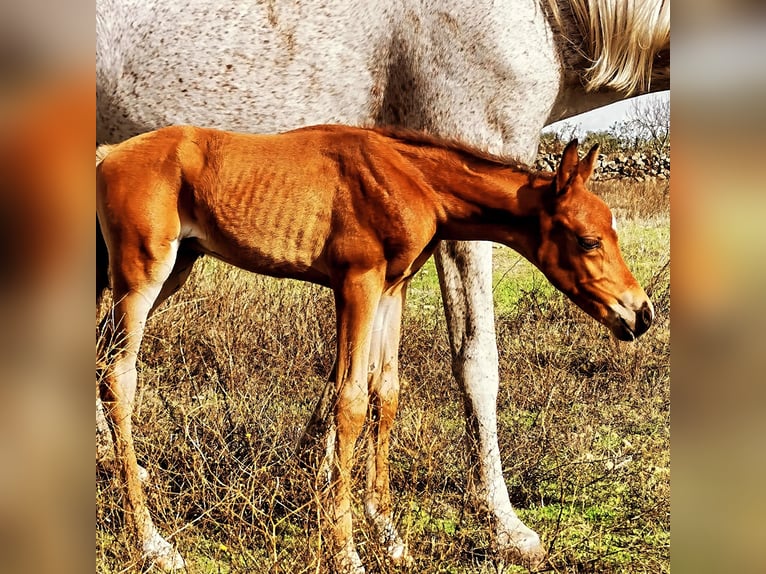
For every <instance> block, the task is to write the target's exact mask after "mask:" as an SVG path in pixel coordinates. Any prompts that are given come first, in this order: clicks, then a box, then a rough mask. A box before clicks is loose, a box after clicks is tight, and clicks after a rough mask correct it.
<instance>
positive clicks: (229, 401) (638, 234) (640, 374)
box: [96, 181, 670, 574]
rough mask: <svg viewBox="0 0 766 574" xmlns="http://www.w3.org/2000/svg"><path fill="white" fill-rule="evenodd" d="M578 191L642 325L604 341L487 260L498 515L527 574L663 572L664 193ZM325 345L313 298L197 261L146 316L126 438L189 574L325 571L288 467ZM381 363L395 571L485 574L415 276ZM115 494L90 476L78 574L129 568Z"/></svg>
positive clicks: (514, 262) (436, 324)
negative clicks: (83, 560)
mask: <svg viewBox="0 0 766 574" xmlns="http://www.w3.org/2000/svg"><path fill="white" fill-rule="evenodd" d="M593 189H594V191H596V192H597V193H599V194H601V195H602V196H603V197H604V198H605V200H606V201H607V203H608V204H609V205H610V206H612V208H613V211H614V212H615V214H616V216H617V219H618V230H619V232H620V240H621V245H622V248H623V253H624V254H625V258H626V261H627V262H628V265H629V266H630V267H631V268H632V269H633V270H634V273H635V275H636V276H637V278H638V279H639V281H640V282H641V283H642V284H643V285H644V287H645V288H646V289H647V292H648V293H649V294H650V296H651V297H652V299H653V301H654V303H655V306H656V311H657V320H656V323H655V326H654V327H653V328H652V329H651V330H650V331H649V332H648V333H647V334H646V335H645V336H644V337H642V338H641V339H640V340H638V341H637V342H635V343H629V344H628V343H619V342H616V341H615V340H614V339H612V338H611V337H610V336H609V334H608V333H607V331H606V330H605V329H604V328H603V327H600V326H599V325H597V324H596V323H595V322H594V321H592V320H591V319H589V318H588V317H586V316H585V314H584V313H582V312H581V311H579V310H578V309H576V308H575V307H574V306H573V305H572V304H571V303H569V302H568V300H566V298H565V297H564V296H563V295H561V294H559V293H558V292H556V291H555V290H553V288H552V287H550V286H549V284H548V283H547V282H546V280H545V278H544V277H543V276H542V275H541V274H540V273H539V272H537V271H536V270H535V269H533V268H532V267H531V266H530V265H529V264H528V263H527V262H526V261H524V260H522V259H521V258H520V257H519V256H518V255H516V254H515V253H514V252H513V251H511V250H509V249H506V248H503V247H498V248H496V249H495V281H494V285H495V288H494V292H495V308H496V314H497V332H498V341H499V349H500V376H501V388H500V395H499V399H498V416H499V439H500V448H501V453H502V455H503V463H504V474H505V478H506V481H507V483H508V488H509V491H510V493H511V499H512V502H513V503H514V506H515V507H516V508H517V509H518V512H519V514H520V516H521V517H522V519H523V520H524V521H525V522H526V523H527V524H528V525H529V526H530V527H532V528H534V529H535V530H536V531H537V532H539V533H540V535H541V537H542V538H543V542H544V544H545V545H546V547H547V548H548V549H549V562H548V564H547V566H546V568H547V571H550V572H562V573H563V572H567V573H575V572H604V573H606V572H610V573H611V572H613V573H618V572H619V573H622V572H647V573H653V574H655V573H661V572H667V571H669V568H670V566H669V564H670V560H669V553H670V551H669V541H670V515H669V512H670V505H669V499H670V470H669V465H670V451H669V433H670V429H669V419H670V386H669V379H670V360H669V354H670V335H669V333H670V320H669V311H670V271H669V261H670V255H669V253H670V250H669V227H670V225H669V198H668V186H667V183H666V182H642V183H637V182H626V181H610V182H603V183H596V184H593ZM333 349H334V312H333V309H332V295H331V292H330V291H329V290H324V289H321V288H318V287H314V286H311V285H306V284H301V283H298V282H291V281H276V280H272V279H269V278H265V277H259V276H254V275H250V274H247V273H244V272H240V271H238V270H236V269H233V268H231V267H227V266H225V265H223V264H221V263H218V262H216V261H213V260H203V261H201V262H200V263H198V266H197V267H196V268H195V271H194V273H193V274H192V277H191V278H190V279H189V282H188V283H187V285H186V286H185V288H184V290H183V291H182V294H180V295H176V296H175V297H173V298H171V300H170V301H169V302H168V303H166V304H165V305H164V306H163V307H162V308H161V309H160V310H159V311H158V312H157V313H156V314H155V316H154V317H153V318H152V319H151V320H150V322H149V326H148V330H147V335H146V338H145V340H144V344H143V347H142V351H143V352H142V355H141V363H140V365H139V369H140V379H141V386H140V390H139V395H140V406H139V408H138V409H137V412H136V414H135V417H134V420H135V427H134V428H135V431H134V432H135V437H136V443H137V450H138V456H139V461H140V462H141V463H142V464H143V465H144V466H146V467H147V468H148V469H149V471H150V473H151V481H150V484H149V485H148V486H147V492H148V496H149V503H150V508H151V510H152V512H153V516H154V517H155V522H156V524H157V525H158V527H159V528H160V530H161V531H162V532H163V533H165V534H168V535H170V539H171V540H172V542H173V543H174V544H176V545H177V547H178V548H179V549H180V551H181V552H182V554H184V556H185V557H186V559H187V562H188V571H189V572H196V573H205V574H207V573H229V572H255V573H260V572H275V573H276V572H285V573H299V572H326V571H327V567H326V564H327V557H326V556H324V555H323V554H322V551H321V540H320V534H319V530H318V528H317V507H316V504H315V495H314V492H315V491H314V489H313V488H312V485H313V484H314V481H315V479H314V475H313V473H312V472H311V469H307V468H304V467H302V466H301V465H300V464H299V463H298V462H297V461H296V460H295V457H294V453H295V445H296V442H297V440H298V438H299V436H300V434H301V432H302V430H303V428H304V426H305V424H306V422H307V420H308V418H309V415H310V414H311V411H312V409H313V406H314V403H315V401H316V399H317V397H318V395H319V392H320V390H321V388H322V387H323V385H324V381H325V378H326V376H327V374H328V373H329V371H330V369H331V367H332V362H333V356H332V355H333ZM401 364H402V378H403V388H402V396H401V403H400V411H399V415H398V419H397V424H396V426H395V429H394V433H393V438H392V449H391V451H392V452H391V462H392V466H391V473H392V475H391V484H392V490H393V493H394V498H395V505H396V506H395V516H396V520H397V523H398V526H399V531H400V533H401V534H402V536H403V538H404V539H405V541H406V542H407V543H408V544H409V547H410V551H411V553H412V554H413V557H414V559H415V563H414V565H413V566H412V567H411V568H410V569H409V570H408V571H411V572H419V573H420V572H422V573H436V572H439V573H442V572H444V573H483V572H495V571H496V570H497V567H496V565H495V564H494V562H493V561H492V560H490V559H489V554H490V551H489V547H490V545H489V531H488V528H487V527H486V523H485V520H486V519H485V518H483V517H482V516H481V515H479V514H477V513H475V512H474V511H473V510H472V509H471V508H470V505H468V504H467V503H466V502H467V500H468V499H469V497H468V494H467V492H466V487H467V486H466V476H467V474H468V469H467V468H466V465H467V457H466V450H465V448H464V442H463V441H464V437H465V430H464V422H463V416H462V399H461V396H460V391H459V389H458V388H457V385H456V383H455V382H454V380H453V379H452V376H451V374H450V362H449V348H448V344H447V335H446V327H445V321H444V314H443V311H442V309H441V299H440V296H439V293H438V284H437V278H436V272H435V268H434V266H433V263H432V262H429V263H428V265H427V266H426V267H425V268H424V269H423V270H422V271H421V273H420V274H419V275H418V276H416V277H415V279H414V280H413V283H412V286H411V288H410V291H409V298H408V305H407V310H406V314H405V319H404V329H403V338H402V349H401ZM362 444H363V443H360V448H362V446H361V445H362ZM362 457H363V452H362V451H361V450H360V451H359V455H358V461H360V462H361V460H363V459H362ZM362 466H363V465H362V464H359V463H358V464H357V469H356V480H357V485H358V486H357V489H356V492H355V497H356V498H355V503H356V505H357V506H356V521H355V528H356V530H355V538H356V541H357V544H358V546H359V551H360V554H361V555H362V560H363V562H364V563H365V565H366V566H367V569H368V571H369V572H399V571H405V569H403V568H394V567H393V566H390V565H388V564H387V563H386V561H385V553H384V551H383V549H382V548H381V547H380V546H379V545H378V543H377V542H376V540H375V537H374V533H373V530H372V528H371V527H370V526H369V525H368V524H367V523H366V521H365V519H364V516H363V512H362V509H361V493H362V489H363V485H364V477H363V474H362V468H361V467H362ZM117 480H118V479H117V478H115V477H113V476H112V475H110V474H109V473H107V472H104V471H101V470H99V471H97V476H96V503H97V529H96V568H97V571H98V572H103V573H110V574H113V573H118V572H135V571H140V569H141V566H140V561H139V557H138V556H137V555H136V553H135V552H134V551H132V550H130V548H131V545H130V544H129V541H127V540H126V539H125V536H124V534H123V533H122V522H123V519H122V513H121V510H120V509H121V491H120V488H119V484H118V482H117ZM506 571H507V572H526V570H525V569H524V568H519V567H509V568H507V569H506Z"/></svg>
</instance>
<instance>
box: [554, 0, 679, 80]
mask: <svg viewBox="0 0 766 574" xmlns="http://www.w3.org/2000/svg"><path fill="white" fill-rule="evenodd" d="M548 4H549V6H550V8H551V12H552V13H553V16H554V18H555V19H556V23H557V25H558V26H559V28H560V29H561V30H562V32H566V31H567V30H570V31H571V30H575V31H576V32H577V33H578V35H579V38H570V40H571V42H572V48H573V49H574V50H576V51H577V52H578V53H579V54H581V55H582V56H584V57H585V58H586V59H587V60H589V61H590V62H591V65H590V66H589V67H588V68H587V69H586V71H585V78H584V80H585V87H586V89H587V90H588V91H591V90H595V89H598V88H600V87H609V88H614V89H616V90H620V91H622V92H625V93H626V94H631V93H633V92H635V91H646V90H648V89H649V85H650V82H651V78H652V64H653V60H654V56H655V54H656V53H657V52H659V51H660V50H663V49H665V48H669V46H670V0H558V1H557V0H548ZM562 5H568V6H566V7H567V8H568V10H565V11H562V7H564V6H562ZM563 14H567V15H571V18H572V20H573V21H572V22H569V23H568V24H569V25H565V24H564V21H563V18H562V15H563Z"/></svg>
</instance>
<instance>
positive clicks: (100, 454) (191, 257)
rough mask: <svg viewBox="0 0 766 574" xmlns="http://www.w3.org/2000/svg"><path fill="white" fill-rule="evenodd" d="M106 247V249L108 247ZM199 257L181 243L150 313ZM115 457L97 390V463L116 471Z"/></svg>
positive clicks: (146, 475)
mask: <svg viewBox="0 0 766 574" xmlns="http://www.w3.org/2000/svg"><path fill="white" fill-rule="evenodd" d="M104 249H106V247H105V248H104ZM199 257H200V255H199V253H197V252H195V251H193V250H191V249H188V248H185V247H184V245H183V244H181V246H180V248H179V249H178V253H177V254H176V261H175V265H174V266H173V271H171V273H170V277H168V278H167V280H166V281H165V283H164V284H163V285H162V289H161V291H160V294H159V295H158V296H157V299H156V300H155V302H154V305H153V306H152V310H151V311H150V312H149V315H151V314H152V312H153V311H154V310H155V309H156V308H157V307H159V306H160V305H161V304H162V303H163V302H164V301H165V299H167V298H168V297H170V296H171V295H172V294H173V293H175V292H176V291H178V290H179V289H180V288H181V286H182V285H183V284H184V282H185V281H186V279H187V278H188V277H189V274H190V273H191V270H192V267H193V265H194V262H195V261H196V260H197V259H198V258H199ZM110 320H113V319H112V318H111V316H110V315H107V316H106V317H104V320H103V321H102V323H101V325H100V328H99V332H100V333H102V334H105V333H106V332H107V330H108V329H107V328H106V325H107V322H108V321H110ZM105 344H107V345H108V344H109V343H108V342H105ZM115 457H116V453H115V448H114V441H113V440H112V430H111V428H110V426H109V424H108V422H107V420H106V413H105V412H104V405H103V402H102V401H101V396H100V394H99V393H98V392H97V393H96V463H97V464H100V465H102V467H104V468H106V469H107V470H110V471H115V470H116V469H115V468H114V467H115V464H116V458H115ZM138 474H139V478H140V479H141V482H142V483H144V484H146V483H147V482H148V481H149V472H148V471H147V470H146V469H145V468H144V467H143V466H141V465H138Z"/></svg>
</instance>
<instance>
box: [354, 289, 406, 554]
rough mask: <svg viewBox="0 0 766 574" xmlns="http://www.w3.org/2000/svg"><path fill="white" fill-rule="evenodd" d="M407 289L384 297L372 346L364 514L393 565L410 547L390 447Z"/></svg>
mask: <svg viewBox="0 0 766 574" xmlns="http://www.w3.org/2000/svg"><path fill="white" fill-rule="evenodd" d="M406 288H407V286H406V285H404V284H403V285H400V286H397V287H396V288H395V290H394V291H393V292H390V293H386V294H384V295H383V297H381V299H380V303H379V304H378V310H377V312H376V314H375V323H374V326H373V332H372V344H371V346H370V359H369V369H370V383H369V391H370V414H371V417H370V418H371V425H370V432H369V434H368V449H367V491H366V495H365V501H364V510H365V513H366V514H367V517H368V518H369V519H370V520H371V521H372V523H373V524H374V525H375V527H376V529H377V531H378V536H379V537H380V540H381V542H382V543H383V544H384V545H385V546H386V551H387V553H388V555H389V557H390V558H391V559H392V560H393V561H394V562H401V561H404V560H406V559H407V558H408V554H407V546H406V544H405V543H404V542H403V541H402V539H401V537H400V536H399V533H398V532H397V531H396V528H395V526H394V523H393V520H392V516H391V493H390V490H389V468H388V444H389V437H390V435H391V427H392V426H393V424H394V418H395V417H396V410H397V407H398V405H399V340H400V333H401V324H402V309H403V307H404V298H405V292H406Z"/></svg>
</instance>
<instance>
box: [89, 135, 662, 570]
mask: <svg viewBox="0 0 766 574" xmlns="http://www.w3.org/2000/svg"><path fill="white" fill-rule="evenodd" d="M597 151H598V149H597V147H595V146H594V148H593V149H591V150H590V152H589V153H588V154H587V155H586V157H585V158H583V159H582V160H580V159H579V156H578V151H577V141H576V140H575V141H573V142H571V143H570V144H569V145H568V146H567V147H566V149H565V150H564V153H563V157H562V159H561V163H560V165H559V167H558V170H557V171H556V173H544V172H534V171H531V170H529V169H527V168H526V167H524V166H522V165H519V164H517V163H509V162H506V161H503V160H501V159H499V158H495V157H491V156H488V155H486V154H482V153H479V152H476V151H473V150H470V149H468V148H466V147H464V146H462V145H460V144H457V143H454V142H448V141H442V140H438V139H435V138H431V137H429V136H425V135H423V134H418V133H414V132H407V131H395V130H382V129H362V128H352V127H346V126H315V127H309V128H304V129H299V130H295V131H292V132H287V133H283V134H278V135H249V134H237V133H231V132H222V131H216V130H211V129H202V128H196V127H190V126H175V127H168V128H164V129H160V130H157V131H153V132H149V133H146V134H143V135H140V136H136V137H134V138H131V139H129V140H127V141H125V142H123V143H121V144H118V145H115V146H102V147H101V148H99V149H98V150H97V210H98V220H99V224H100V226H101V228H102V231H103V234H104V237H105V239H106V243H107V246H108V250H109V260H110V278H111V284H112V288H113V292H114V301H115V304H114V310H113V312H112V313H111V314H110V320H108V321H105V323H104V328H106V329H108V330H110V331H111V333H110V336H111V337H112V340H114V341H119V345H117V346H116V347H114V348H113V349H112V350H111V354H112V355H111V357H110V360H109V361H106V364H108V367H107V372H106V373H105V377H104V378H103V384H102V388H101V391H100V392H101V396H102V398H103V399H104V401H105V404H106V405H107V414H108V417H109V418H110V419H111V422H112V427H113V432H114V437H115V439H116V440H115V444H116V449H117V461H118V465H119V466H120V468H121V469H122V472H123V475H124V479H125V487H126V495H125V506H126V508H125V510H126V519H127V521H128V522H129V523H130V524H131V525H132V527H133V529H134V530H135V533H136V534H137V536H138V539H139V541H140V543H141V544H142V551H143V554H144V556H145V557H146V558H147V559H149V560H152V561H154V562H155V563H157V565H158V566H160V567H162V568H164V569H168V570H170V569H174V568H179V567H182V566H183V559H182V558H181V556H180V555H179V554H178V552H177V551H176V550H175V549H174V548H173V547H172V546H171V545H170V543H168V542H167V541H166V540H165V539H164V538H162V536H161V535H160V534H159V532H158V531H157V529H156V527H155V526H154V524H153V522H152V519H151V517H150V515H149V511H148V508H147V505H146V500H145V496H144V493H143V489H142V486H141V481H140V478H139V466H138V463H137V459H136V453H135V451H134V447H133V439H132V436H131V415H132V412H133V408H134V402H135V396H136V384H137V375H136V358H137V355H138V350H139V345H140V342H141V338H142V335H143V331H144V325H145V322H146V319H147V317H148V315H149V313H150V312H151V311H152V310H153V309H154V308H156V307H157V306H158V305H159V304H160V303H161V302H162V301H163V300H164V299H166V298H167V297H168V296H169V295H170V294H171V293H173V292H175V291H176V290H177V289H178V288H179V287H180V286H181V285H182V284H183V282H184V280H185V279H186V277H187V276H188V274H189V272H190V270H191V267H192V265H193V263H194V261H195V259H196V258H197V257H198V256H199V255H201V254H207V255H211V256H213V257H217V258H219V259H221V260H223V261H226V262H228V263H231V264H232V265H236V266H238V267H241V268H243V269H246V270H249V271H252V272H256V273H263V274H267V275H272V276H275V277H287V278H293V279H301V280H304V281H310V282H313V283H318V284H320V285H325V286H327V287H330V288H332V289H333V292H334V295H335V306H336V313H337V356H336V370H335V390H336V393H335V403H334V429H335V441H334V452H333V458H332V467H331V480H330V484H329V486H328V488H327V492H325V493H324V496H323V504H324V506H325V509H326V512H327V515H328V517H329V524H330V534H331V536H330V537H329V539H330V541H331V544H332V546H333V548H332V552H333V561H334V565H335V568H336V570H338V571H341V572H363V571H364V568H363V566H362V564H361V561H360V559H359V556H358V554H357V552H356V549H355V547H354V542H353V538H352V523H351V492H350V476H351V469H352V464H353V452H354V444H355V441H356V439H357V437H358V435H359V434H360V432H361V429H362V426H363V424H364V421H365V417H366V414H367V412H368V409H369V412H371V413H372V419H373V420H372V421H371V433H372V434H371V445H372V448H371V449H370V455H369V456H370V458H369V460H368V464H367V469H368V473H369V475H368V480H367V491H366V494H365V504H364V508H365V512H366V513H367V515H368V516H369V517H370V518H371V519H372V521H373V523H374V524H375V525H376V527H377V528H378V531H379V534H380V536H381V539H382V540H383V541H384V543H385V544H386V547H387V550H388V552H389V555H390V557H391V558H392V559H393V560H395V561H401V560H404V559H406V558H407V549H406V546H405V544H404V542H403V541H402V539H401V538H400V536H399V534H398V533H397V531H396V529H395V527H394V525H393V523H392V515H391V498H390V493H389V481H388V441H389V434H390V431H391V427H392V425H393V421H394V417H395V414H396V409H397V404H398V395H399V379H398V349H399V339H400V328H401V317H402V309H403V306H404V298H405V292H406V290H407V285H408V283H409V281H410V279H411V278H412V276H413V274H414V273H415V272H416V271H417V270H418V269H420V267H421V266H422V265H423V264H424V263H425V261H426V260H427V259H428V257H429V256H430V255H431V253H432V252H433V250H434V249H435V247H436V246H437V243H438V242H439V241H440V240H443V239H453V240H489V241H495V242H499V243H502V244H504V245H507V246H509V247H511V248H513V249H515V250H516V251H518V252H519V253H520V254H521V255H523V256H524V257H525V258H527V259H528V260H529V261H531V262H532V263H533V264H534V265H536V266H537V267H538V268H539V269H540V270H541V271H542V272H543V273H544V274H545V276H546V277H547V278H548V279H549V280H550V281H551V283H553V285H555V286H556V287H557V288H558V289H559V290H561V291H562V292H564V293H565V294H566V295H567V296H569V297H570V298H571V299H572V300H573V301H574V302H575V303H576V304H577V305H578V306H580V307H581V308H582V309H583V310H584V311H586V312H587V313H588V314H589V315H591V316H592V317H594V318H595V319H596V320H598V321H599V322H601V323H603V324H604V325H606V326H607V327H608V328H609V329H610V330H611V331H612V333H613V334H614V336H615V337H617V338H618V339H622V340H631V339H633V338H635V337H637V336H639V335H641V334H642V333H643V332H645V331H646V330H647V329H648V328H649V326H650V324H651V322H652V319H653V316H654V311H653V308H652V304H651V302H650V301H649V299H648V298H647V296H646V293H645V292H644V291H643V289H642V288H641V287H640V286H639V284H638V282H637V281H636V280H635V278H634V277H633V275H632V274H631V273H630V271H629V270H628V268H627V267H626V265H625V262H624V261H623V258H622V255H621V253H620V250H619V247H618V245H617V234H616V232H615V229H614V225H613V218H612V215H611V213H610V211H609V209H608V208H607V206H606V205H605V204H604V202H603V201H602V200H601V199H599V198H598V197H596V196H595V195H593V194H592V193H590V192H589V191H588V190H587V189H586V188H585V184H586V182H587V181H588V179H589V177H590V176H591V174H592V173H593V169H594V164H595V161H596V157H597ZM486 422H489V421H486ZM478 423H479V424H483V421H478ZM520 524H521V523H520ZM521 526H523V525H521ZM520 528H521V527H520Z"/></svg>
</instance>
